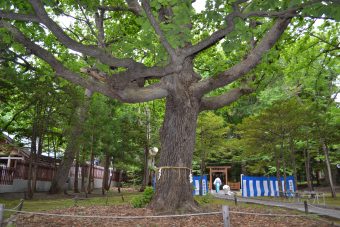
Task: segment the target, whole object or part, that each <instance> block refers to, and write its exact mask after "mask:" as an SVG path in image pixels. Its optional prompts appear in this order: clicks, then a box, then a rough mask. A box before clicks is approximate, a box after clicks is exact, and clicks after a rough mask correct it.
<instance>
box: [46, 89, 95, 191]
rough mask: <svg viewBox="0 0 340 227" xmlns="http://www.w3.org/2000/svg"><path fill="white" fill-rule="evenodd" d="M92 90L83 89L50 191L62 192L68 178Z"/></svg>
mask: <svg viewBox="0 0 340 227" xmlns="http://www.w3.org/2000/svg"><path fill="white" fill-rule="evenodd" d="M91 95H92V92H91V91H90V90H88V89H86V90H85V101H84V104H83V105H79V106H78V108H77V111H76V112H77V116H78V119H75V120H74V125H73V126H72V129H71V134H70V136H69V140H68V141H69V142H68V144H67V147H66V150H65V153H64V157H63V160H62V162H61V163H60V165H59V167H58V169H57V172H56V174H55V175H54V178H53V179H52V183H51V188H50V193H51V194H56V193H61V192H63V189H64V186H65V183H66V181H67V179H68V175H69V171H70V168H71V166H72V163H73V161H74V158H75V154H76V152H77V150H79V144H80V137H81V134H82V132H83V123H84V122H85V118H86V112H87V109H88V104H89V100H88V99H89V98H90V97H91Z"/></svg>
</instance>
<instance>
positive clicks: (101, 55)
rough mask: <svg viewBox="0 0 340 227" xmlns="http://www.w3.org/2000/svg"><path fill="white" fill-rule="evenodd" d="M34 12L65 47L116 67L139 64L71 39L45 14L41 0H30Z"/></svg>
mask: <svg viewBox="0 0 340 227" xmlns="http://www.w3.org/2000/svg"><path fill="white" fill-rule="evenodd" d="M30 2H31V4H32V6H33V8H34V10H35V12H36V14H37V15H38V18H39V20H40V22H41V23H43V24H44V25H45V26H46V27H47V28H48V29H49V30H50V31H51V32H52V33H53V34H54V35H55V36H56V37H57V39H58V40H59V41H60V42H61V43H62V44H64V45H65V46H66V47H68V48H70V49H72V50H74V51H77V52H80V53H83V54H85V55H88V56H92V57H94V58H97V59H98V60H99V61H101V62H102V63H104V64H107V65H109V66H116V67H117V66H118V67H126V68H130V67H135V66H136V65H139V64H140V63H137V62H135V61H134V60H132V59H118V58H115V57H113V56H112V55H111V54H109V53H107V52H105V51H104V50H102V49H100V48H98V47H95V46H85V45H83V44H80V43H78V42H76V41H75V40H73V39H71V38H70V37H69V36H68V35H67V34H66V33H65V32H64V31H63V29H62V28H61V27H59V25H58V24H57V23H56V22H54V21H53V20H52V19H51V18H49V16H48V15H47V12H46V11H45V9H44V7H43V5H42V2H41V0H30Z"/></svg>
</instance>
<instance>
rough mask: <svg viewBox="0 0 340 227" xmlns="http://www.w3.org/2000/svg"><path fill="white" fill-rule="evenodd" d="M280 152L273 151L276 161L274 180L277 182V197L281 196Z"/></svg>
mask: <svg viewBox="0 0 340 227" xmlns="http://www.w3.org/2000/svg"><path fill="white" fill-rule="evenodd" d="M279 153H281V152H280V151H275V159H276V180H277V182H278V186H279V195H280V196H281V192H282V184H281V171H280V168H281V163H280V154H279Z"/></svg>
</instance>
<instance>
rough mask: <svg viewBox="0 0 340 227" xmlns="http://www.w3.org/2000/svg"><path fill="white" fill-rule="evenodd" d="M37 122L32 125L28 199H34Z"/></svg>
mask: <svg viewBox="0 0 340 227" xmlns="http://www.w3.org/2000/svg"><path fill="white" fill-rule="evenodd" d="M36 129H37V127H36V122H35V121H34V122H33V125H32V137H31V149H30V150H31V154H30V160H29V164H28V179H27V196H28V199H32V198H33V193H34V191H33V187H32V173H33V165H34V160H35V155H36V151H37V132H36Z"/></svg>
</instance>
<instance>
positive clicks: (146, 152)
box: [139, 105, 151, 192]
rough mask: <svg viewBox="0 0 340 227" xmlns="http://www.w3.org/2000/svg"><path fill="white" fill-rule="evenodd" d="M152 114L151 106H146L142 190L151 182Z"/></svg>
mask: <svg viewBox="0 0 340 227" xmlns="http://www.w3.org/2000/svg"><path fill="white" fill-rule="evenodd" d="M150 118H151V114H150V109H149V106H148V105H146V106H145V119H146V121H145V146H144V173H143V183H142V187H141V188H140V190H139V191H140V192H143V191H144V190H145V187H146V186H147V185H148V184H149V166H148V165H149V163H148V160H149V150H150V139H151V121H150Z"/></svg>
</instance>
